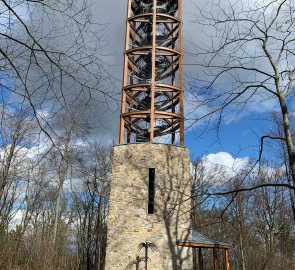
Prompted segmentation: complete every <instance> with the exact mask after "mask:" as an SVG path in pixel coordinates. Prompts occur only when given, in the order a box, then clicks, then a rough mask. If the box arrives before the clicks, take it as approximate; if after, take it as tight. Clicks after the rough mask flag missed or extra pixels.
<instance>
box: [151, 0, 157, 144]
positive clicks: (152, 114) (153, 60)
mask: <svg viewBox="0 0 295 270" xmlns="http://www.w3.org/2000/svg"><path fill="white" fill-rule="evenodd" d="M156 31H157V0H154V6H153V44H152V89H151V91H152V92H151V115H150V142H151V143H153V142H154V131H155V129H154V128H155V84H156V57H157V56H156V46H157V44H156Z"/></svg>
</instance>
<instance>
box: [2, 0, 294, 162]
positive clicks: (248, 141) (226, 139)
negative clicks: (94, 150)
mask: <svg viewBox="0 0 295 270" xmlns="http://www.w3.org/2000/svg"><path fill="white" fill-rule="evenodd" d="M193 2H195V3H197V4H198V3H202V1H201V0H195V1H190V0H184V1H183V8H184V10H183V27H184V33H183V38H184V47H185V48H184V51H185V59H184V63H185V64H190V63H192V61H193V59H191V58H190V55H189V52H190V49H191V43H195V44H197V43H198V42H199V40H200V39H201V38H200V32H201V29H200V26H198V25H197V24H195V23H194V22H193V21H194V18H195V15H194V14H195V12H196V10H195V7H194V5H193ZM126 3H127V1H125V0H123V1H117V0H108V1H104V0H98V1H94V6H93V11H94V12H93V16H95V18H96V20H97V22H98V23H106V24H107V25H108V26H107V31H106V34H105V36H104V44H107V46H106V47H105V49H104V50H105V51H104V54H105V55H106V56H105V61H106V62H107V63H108V64H109V66H110V72H111V73H112V74H113V75H114V78H115V81H116V87H117V91H118V93H119V92H120V91H121V79H122V67H123V50H124V39H125V38H124V35H125V26H126V25H125V20H126ZM114 7H115V8H114ZM110 14H112V16H110ZM195 71H196V70H193V69H191V67H189V66H188V67H185V72H186V74H189V75H191V76H194V72H195ZM1 90H2V89H1ZM0 98H1V97H0ZM290 105H291V106H290V107H291V110H293V111H294V110H295V105H294V103H292V104H290ZM184 106H185V107H186V106H187V107H188V106H189V104H188V103H185V104H184ZM257 106H259V105H257V104H254V105H253V106H252V108H249V109H247V108H246V109H245V111H244V112H243V115H242V116H239V117H238V115H239V112H236V113H237V117H236V119H234V117H233V119H231V121H227V122H225V123H223V124H222V126H221V129H220V133H219V139H220V141H218V138H217V134H216V131H215V130H212V131H209V132H207V133H206V134H202V131H203V126H202V124H200V125H196V126H195V127H194V130H188V131H186V134H185V138H186V143H185V144H186V146H187V147H189V148H190V150H191V155H192V159H196V158H197V157H200V156H203V155H206V154H210V153H218V152H227V153H229V154H231V155H232V156H236V155H238V156H239V157H252V156H253V155H257V150H258V148H257V145H258V143H259V135H261V134H263V131H264V130H265V129H267V128H268V125H269V122H268V121H265V119H267V118H268V117H269V113H270V112H271V110H272V109H273V108H272V106H261V107H258V108H257ZM97 107H99V106H97ZM250 107H251V106H250ZM234 113H235V112H233V114H234ZM98 114H99V109H97V115H98ZM119 117H120V116H119V109H118V108H116V109H115V108H114V107H113V109H112V112H111V113H109V112H107V113H106V112H105V111H104V115H102V116H101V119H100V120H97V119H96V125H97V127H96V128H95V129H93V131H92V134H91V136H92V137H93V138H96V139H97V140H100V139H102V140H106V141H107V142H109V143H111V142H113V141H115V142H117V141H118V133H119V132H118V129H119Z"/></svg>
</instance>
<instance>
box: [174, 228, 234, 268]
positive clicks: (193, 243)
mask: <svg viewBox="0 0 295 270" xmlns="http://www.w3.org/2000/svg"><path fill="white" fill-rule="evenodd" d="M177 245H178V246H186V247H192V248H194V249H198V256H197V257H198V259H197V260H198V266H199V269H198V270H204V259H203V250H204V249H211V250H212V270H223V269H224V270H229V245H228V244H225V243H222V242H219V241H216V240H214V239H212V238H210V237H208V236H205V235H203V234H201V233H199V232H197V231H195V230H193V231H192V236H191V238H189V239H187V240H186V241H177ZM217 250H222V251H223V261H224V264H223V267H222V268H221V269H218V266H217Z"/></svg>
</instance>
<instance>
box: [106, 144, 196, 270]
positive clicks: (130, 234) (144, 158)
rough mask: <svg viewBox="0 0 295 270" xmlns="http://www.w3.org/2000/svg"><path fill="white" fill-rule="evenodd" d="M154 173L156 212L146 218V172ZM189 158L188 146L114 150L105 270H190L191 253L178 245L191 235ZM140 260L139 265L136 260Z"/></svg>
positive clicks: (123, 147)
mask: <svg viewBox="0 0 295 270" xmlns="http://www.w3.org/2000/svg"><path fill="white" fill-rule="evenodd" d="M150 168H154V169H155V199H154V207H155V208H154V209H155V210H154V214H148V197H149V181H150V180H149V179H150V176H149V170H150ZM190 196H191V186H190V158H189V151H188V149H187V148H183V147H177V146H172V145H164V144H144V143H143V144H128V145H118V146H115V148H114V155H113V166H112V181H111V193H110V200H109V217H108V245H107V257H106V268H105V269H106V270H125V269H126V270H127V269H134V270H136V269H140V270H142V269H145V262H143V261H141V260H143V259H144V255H145V252H144V249H142V250H139V249H138V245H139V244H140V243H143V242H146V241H148V242H150V243H153V244H155V245H156V246H157V250H155V251H152V250H151V249H149V250H148V251H149V253H148V257H149V260H148V269H149V270H170V269H173V270H191V269H192V258H191V254H190V252H191V250H190V249H189V248H187V247H178V246H176V241H177V240H183V241H185V240H186V239H187V238H189V237H190V208H191V200H190ZM140 261H141V262H140Z"/></svg>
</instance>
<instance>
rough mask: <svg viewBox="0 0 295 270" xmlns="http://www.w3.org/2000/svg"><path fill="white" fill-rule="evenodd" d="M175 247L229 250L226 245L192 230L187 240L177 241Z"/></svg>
mask: <svg viewBox="0 0 295 270" xmlns="http://www.w3.org/2000/svg"><path fill="white" fill-rule="evenodd" d="M177 245H178V246H187V247H196V248H225V249H228V248H229V245H228V244H225V243H222V242H219V241H217V240H214V239H212V238H210V237H208V236H206V235H204V234H201V233H200V232H198V231H196V230H192V235H191V237H190V238H188V239H187V240H185V241H177Z"/></svg>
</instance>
